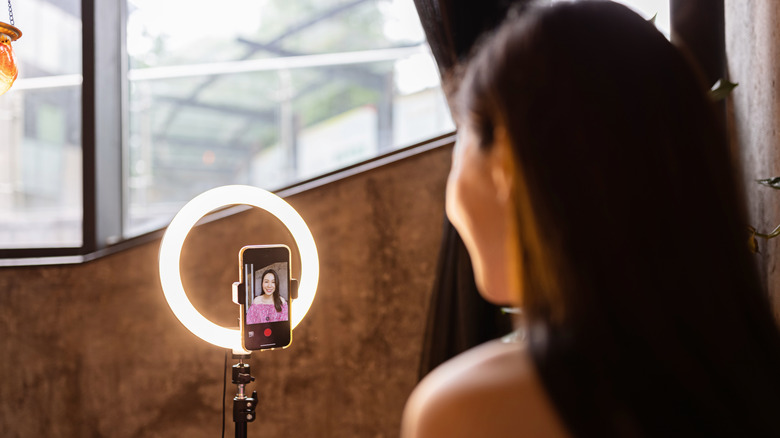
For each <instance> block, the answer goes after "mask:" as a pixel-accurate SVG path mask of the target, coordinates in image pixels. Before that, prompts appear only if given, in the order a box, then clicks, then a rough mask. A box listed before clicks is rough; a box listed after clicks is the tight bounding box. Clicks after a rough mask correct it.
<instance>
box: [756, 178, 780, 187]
mask: <svg viewBox="0 0 780 438" xmlns="http://www.w3.org/2000/svg"><path fill="white" fill-rule="evenodd" d="M756 182H757V183H759V184H762V185H765V186H767V187H772V188H773V189H775V190H780V176H776V177H774V178H767V179H759V180H756Z"/></svg>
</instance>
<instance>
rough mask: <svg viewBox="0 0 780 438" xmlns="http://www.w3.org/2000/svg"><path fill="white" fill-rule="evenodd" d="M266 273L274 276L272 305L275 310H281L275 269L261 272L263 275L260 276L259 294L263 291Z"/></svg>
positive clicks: (277, 277) (280, 298)
mask: <svg viewBox="0 0 780 438" xmlns="http://www.w3.org/2000/svg"><path fill="white" fill-rule="evenodd" d="M266 274H272V275H273V276H274V307H275V308H276V311H277V312H281V311H282V296H281V295H280V294H279V276H278V275H277V274H276V271H274V270H273V269H266V270H265V272H263V275H261V276H260V291H261V292H260V293H261V295H262V294H263V293H264V291H263V279H265V276H266Z"/></svg>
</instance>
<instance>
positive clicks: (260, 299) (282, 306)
mask: <svg viewBox="0 0 780 438" xmlns="http://www.w3.org/2000/svg"><path fill="white" fill-rule="evenodd" d="M260 278H262V279H263V280H262V283H261V284H260V294H259V295H257V291H255V294H256V295H255V297H254V298H253V299H252V305H251V306H250V307H249V313H247V318H246V319H247V323H248V324H259V323H262V322H274V321H287V301H285V300H284V298H282V297H281V296H280V295H279V288H278V285H279V276H278V275H277V274H276V271H274V270H273V269H267V270H266V271H265V272H263V275H262V277H260Z"/></svg>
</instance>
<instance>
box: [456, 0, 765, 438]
mask: <svg viewBox="0 0 780 438" xmlns="http://www.w3.org/2000/svg"><path fill="white" fill-rule="evenodd" d="M456 100H457V102H458V105H459V110H458V113H459V114H458V115H459V118H460V119H462V120H464V119H465V120H466V123H469V124H470V125H471V127H472V129H474V130H475V132H477V133H479V134H480V135H481V139H482V144H483V145H484V147H485V148H488V147H490V145H491V144H492V141H493V132H494V129H495V128H496V126H499V125H500V126H503V127H504V128H506V130H507V133H508V136H509V141H510V142H511V144H512V148H513V152H514V158H515V163H516V169H517V175H518V180H517V181H515V184H514V187H513V190H514V193H513V196H514V200H515V204H516V209H517V211H516V214H517V223H518V225H517V226H518V230H519V244H520V248H521V260H522V262H521V263H522V266H519V267H518V269H520V270H521V271H522V279H523V291H522V292H523V307H524V314H525V316H526V318H527V321H526V328H527V337H528V341H529V346H530V353H531V356H532V358H533V361H534V363H535V365H536V367H537V369H538V372H539V375H540V377H541V379H542V382H543V384H544V386H545V388H546V390H547V392H548V393H549V395H550V397H551V399H552V400H553V402H554V404H555V406H556V408H557V409H558V411H559V412H560V415H561V417H562V418H563V420H564V422H565V423H566V425H567V427H568V428H569V430H570V431H571V432H572V433H573V434H574V435H576V436H588V437H618V436H620V437H627V436H628V437H648V436H663V437H666V436H707V437H716V436H724V437H725V436H732V437H733V436H780V422H779V421H777V418H778V417H777V415H778V412H780V336H779V335H778V330H777V327H776V325H775V322H774V320H773V318H772V315H771V311H770V307H769V303H768V299H767V296H766V294H765V292H763V291H762V288H761V285H760V281H759V278H758V275H757V273H756V270H755V267H754V265H753V260H752V258H751V255H750V254H749V251H748V247H747V234H746V228H745V226H746V221H745V215H744V208H743V203H742V199H741V196H740V190H739V186H738V184H737V182H736V181H737V178H736V171H735V168H734V166H733V165H732V161H731V154H730V151H729V146H728V143H727V141H726V138H725V135H724V132H723V130H722V128H721V126H720V124H719V122H718V117H716V113H715V112H714V108H713V106H712V104H711V103H710V101H709V100H708V98H707V95H706V87H705V86H703V84H702V83H701V81H700V77H699V76H698V75H697V73H696V72H695V71H694V69H693V68H692V67H691V66H690V65H689V64H688V62H687V59H686V58H685V56H684V55H683V54H682V53H681V51H680V50H678V49H677V48H675V47H674V46H673V45H672V44H671V43H669V42H668V41H667V40H666V38H664V36H663V35H662V34H661V33H660V32H658V31H657V30H656V29H655V27H654V26H653V25H652V24H650V23H648V22H647V21H646V20H644V19H642V18H641V17H639V16H638V15H636V14H635V13H633V12H631V11H630V10H629V9H628V8H626V7H624V6H622V5H619V4H616V3H613V2H609V1H593V2H578V3H562V4H556V5H554V6H551V7H547V8H531V9H529V10H526V11H524V12H523V13H522V14H521V15H520V16H517V17H514V18H512V19H510V20H508V21H507V22H506V23H505V24H504V25H503V26H502V27H501V28H500V29H499V30H498V31H497V32H496V34H495V35H494V36H493V37H492V38H491V39H490V40H489V41H488V42H486V43H484V44H483V45H482V46H481V47H480V49H479V50H478V51H477V52H476V55H475V57H474V58H473V59H472V60H471V62H470V63H469V66H468V68H467V70H466V73H465V77H464V79H463V81H462V84H461V86H460V90H459V92H458V95H457V96H456Z"/></svg>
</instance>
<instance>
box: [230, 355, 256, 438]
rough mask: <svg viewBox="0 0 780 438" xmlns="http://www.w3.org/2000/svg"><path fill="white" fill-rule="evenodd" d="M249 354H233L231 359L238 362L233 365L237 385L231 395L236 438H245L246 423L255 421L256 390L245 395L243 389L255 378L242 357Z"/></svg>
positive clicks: (234, 379) (245, 357)
mask: <svg viewBox="0 0 780 438" xmlns="http://www.w3.org/2000/svg"><path fill="white" fill-rule="evenodd" d="M248 358H249V354H235V353H234V354H233V359H238V363H237V364H235V365H233V383H235V384H236V385H237V393H236V396H235V397H233V422H234V423H236V438H246V436H247V430H246V426H247V423H251V422H253V421H255V418H256V415H255V408H256V407H257V391H252V396H251V397H247V396H246V393H245V391H244V389H245V387H246V385H247V384H248V383H250V382H253V381H254V380H255V378H254V377H252V375H251V369H250V367H249V364H248V363H244V359H248Z"/></svg>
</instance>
